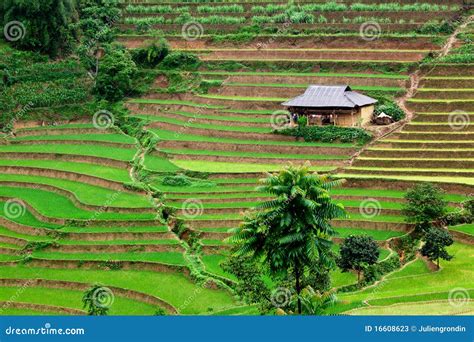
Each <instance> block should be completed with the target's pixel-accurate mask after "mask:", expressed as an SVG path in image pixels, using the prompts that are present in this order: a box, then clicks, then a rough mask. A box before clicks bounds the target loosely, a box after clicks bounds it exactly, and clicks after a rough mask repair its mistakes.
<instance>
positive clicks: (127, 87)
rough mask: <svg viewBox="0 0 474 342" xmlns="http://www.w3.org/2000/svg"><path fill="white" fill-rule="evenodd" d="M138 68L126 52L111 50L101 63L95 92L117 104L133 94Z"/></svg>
mask: <svg viewBox="0 0 474 342" xmlns="http://www.w3.org/2000/svg"><path fill="white" fill-rule="evenodd" d="M136 72H137V66H136V65H135V63H134V62H133V60H132V57H131V56H130V53H128V52H127V51H126V50H119V49H111V50H110V51H109V52H108V53H107V54H106V55H105V57H104V58H103V59H102V60H101V62H100V72H99V74H98V75H97V79H96V85H95V87H94V92H95V93H96V94H97V95H99V96H100V97H103V98H104V99H106V100H107V101H111V102H116V101H119V100H121V99H123V98H124V97H125V96H126V95H128V94H130V93H132V91H133V86H132V81H133V77H134V76H135V74H136Z"/></svg>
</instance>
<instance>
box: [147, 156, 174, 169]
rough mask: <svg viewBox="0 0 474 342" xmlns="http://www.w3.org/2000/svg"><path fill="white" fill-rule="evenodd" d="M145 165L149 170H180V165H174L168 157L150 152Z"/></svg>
mask: <svg viewBox="0 0 474 342" xmlns="http://www.w3.org/2000/svg"><path fill="white" fill-rule="evenodd" d="M143 165H144V166H145V168H147V169H148V170H151V171H156V172H176V171H178V170H179V167H177V166H176V165H174V164H173V163H172V162H171V161H169V160H168V159H166V158H163V157H159V156H152V155H149V154H147V155H145V160H144V162H143Z"/></svg>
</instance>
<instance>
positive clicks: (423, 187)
mask: <svg viewBox="0 0 474 342" xmlns="http://www.w3.org/2000/svg"><path fill="white" fill-rule="evenodd" d="M405 200H406V204H405V205H404V207H403V211H402V212H403V214H404V215H405V216H406V217H407V220H408V221H409V222H413V223H415V224H416V226H417V227H418V228H421V229H423V230H426V229H427V228H429V227H430V226H431V224H432V222H433V221H437V220H439V219H441V218H443V217H444V215H445V214H446V212H447V202H446V200H445V199H444V193H443V191H442V190H441V189H440V188H439V187H437V186H435V185H433V184H430V183H420V184H417V185H416V186H415V187H413V188H412V189H410V190H408V191H407V193H406V194H405Z"/></svg>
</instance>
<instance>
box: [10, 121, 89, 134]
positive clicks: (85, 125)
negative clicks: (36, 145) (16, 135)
mask: <svg viewBox="0 0 474 342" xmlns="http://www.w3.org/2000/svg"><path fill="white" fill-rule="evenodd" d="M69 128H95V127H94V125H93V124H91V123H74V124H73V123H69V124H63V125H57V126H34V127H26V128H21V129H19V130H18V132H25V131H26V132H27V131H37V130H45V131H46V130H50V129H56V130H57V129H69Z"/></svg>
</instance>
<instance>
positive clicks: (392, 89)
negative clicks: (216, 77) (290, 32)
mask: <svg viewBox="0 0 474 342" xmlns="http://www.w3.org/2000/svg"><path fill="white" fill-rule="evenodd" d="M225 85H226V86H234V87H257V88H258V87H274V88H302V89H306V88H307V87H308V86H309V85H310V84H309V83H306V84H287V83H233V82H227V83H226V84H225ZM351 88H352V89H353V90H360V91H384V92H399V91H403V89H402V88H400V87H381V86H351Z"/></svg>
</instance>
